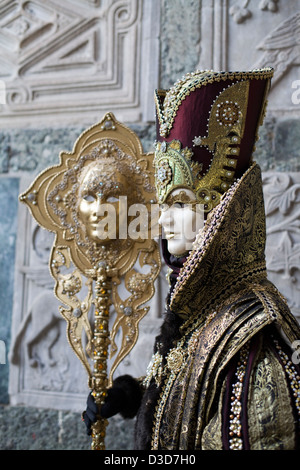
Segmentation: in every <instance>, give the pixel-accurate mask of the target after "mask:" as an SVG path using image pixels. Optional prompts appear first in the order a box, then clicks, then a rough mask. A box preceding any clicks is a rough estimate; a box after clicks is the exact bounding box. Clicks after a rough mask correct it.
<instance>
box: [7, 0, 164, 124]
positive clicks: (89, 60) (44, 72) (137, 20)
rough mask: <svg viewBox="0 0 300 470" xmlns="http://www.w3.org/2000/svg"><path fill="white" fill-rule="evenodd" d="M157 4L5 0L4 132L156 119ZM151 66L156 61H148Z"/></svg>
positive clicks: (133, 0)
mask: <svg viewBox="0 0 300 470" xmlns="http://www.w3.org/2000/svg"><path fill="white" fill-rule="evenodd" d="M158 4H159V2H158V1H157V0H155V1H149V0H144V1H142V0H113V1H111V0H101V1H100V0H73V1H72V0H66V1H64V2H60V1H58V0H49V1H47V2H45V1H42V0H34V1H27V0H26V1H22V0H14V1H2V2H1V5H0V45H1V54H0V79H1V80H3V81H4V82H5V85H6V103H5V104H3V105H2V112H1V115H0V123H1V126H2V127H4V126H5V127H7V126H8V127H12V126H14V127H15V126H22V127H32V126H35V125H38V126H40V125H42V124H47V125H49V123H51V124H52V125H58V124H64V125H65V124H68V125H69V124H71V123H73V124H74V123H76V124H77V123H79V124H80V125H81V124H84V123H85V122H86V123H93V122H95V121H98V120H99V118H100V117H101V116H102V114H104V113H105V112H107V110H109V111H114V110H117V111H118V119H119V120H120V121H123V122H125V121H127V122H132V121H137V120H142V121H147V120H153V118H154V111H153V110H154V108H153V104H152V103H151V100H150V99H149V97H150V96H151V97H152V94H153V89H154V87H155V86H156V84H157V78H158V77H157V72H158V64H159V61H158V40H157V36H158V34H157V31H158V26H159V22H158V17H157V15H158V14H159V8H158ZM151 59H154V60H153V61H151Z"/></svg>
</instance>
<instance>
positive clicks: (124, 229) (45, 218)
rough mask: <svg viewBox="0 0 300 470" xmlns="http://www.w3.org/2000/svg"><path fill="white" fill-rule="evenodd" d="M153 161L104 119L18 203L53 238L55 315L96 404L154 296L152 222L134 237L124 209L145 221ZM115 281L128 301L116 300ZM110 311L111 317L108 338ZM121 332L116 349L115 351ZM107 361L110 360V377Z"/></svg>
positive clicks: (100, 429) (98, 438)
mask: <svg viewBox="0 0 300 470" xmlns="http://www.w3.org/2000/svg"><path fill="white" fill-rule="evenodd" d="M152 161H153V155H152V154H147V155H146V154H143V151H142V146H141V143H140V141H139V139H138V138H137V136H136V134H135V133H134V132H133V131H131V130H130V129H128V128H127V127H125V126H124V125H122V124H121V123H119V122H118V121H117V120H116V119H115V117H114V115H113V114H112V113H108V114H106V115H105V116H104V118H103V119H102V121H101V122H100V123H98V124H96V125H94V126H92V127H91V128H89V129H87V130H86V131H84V132H83V133H82V134H81V135H80V136H79V138H78V140H77V141H76V143H75V145H74V149H73V152H70V153H67V152H61V154H60V163H59V164H58V165H56V166H53V167H50V168H48V169H47V170H45V171H44V172H42V173H41V174H40V175H39V176H38V177H37V178H36V180H35V181H34V182H33V183H32V185H31V186H30V187H29V188H28V190H27V191H26V192H24V193H23V194H22V195H21V196H20V200H21V201H22V202H25V203H26V204H27V205H28V207H29V209H30V211H31V213H32V215H33V217H34V218H35V219H36V220H37V222H38V223H39V224H40V225H41V226H42V227H44V228H46V229H47V230H49V231H52V232H54V233H55V234H56V237H55V241H54V244H53V248H52V252H51V258H50V271H51V274H52V276H53V278H54V279H55V281H56V285H55V295H56V296H57V298H58V299H59V300H60V301H61V302H62V303H63V304H64V306H61V307H60V312H61V314H62V316H63V317H64V318H65V320H66V321H67V336H68V340H69V342H70V345H71V347H72V348H73V350H74V352H75V353H76V354H77V356H78V357H79V359H80V360H81V362H82V363H83V365H84V367H85V368H86V370H87V372H88V377H89V386H90V388H91V389H92V390H93V394H94V396H95V401H96V403H97V404H99V405H101V403H102V402H103V400H104V399H105V395H106V389H107V387H108V386H110V385H111V383H112V380H113V373H114V371H115V370H116V368H117V366H118V365H119V363H120V362H121V361H122V360H123V359H124V357H125V356H126V355H127V354H128V353H129V352H130V351H131V349H132V348H133V346H134V344H135V343H136V341H137V338H138V325H139V322H140V320H141V319H142V318H143V317H144V316H145V315H146V313H147V311H148V307H145V306H143V305H144V304H145V302H147V301H148V300H149V299H150V298H151V297H152V295H153V294H154V281H155V279H156V277H157V276H158V274H159V271H160V266H161V263H160V256H159V250H158V246H157V244H156V242H155V241H154V240H153V239H152V233H150V232H151V229H152V227H151V218H150V217H148V219H147V223H146V226H145V227H143V230H142V229H141V230H140V232H139V234H138V237H136V238H135V237H132V236H130V230H129V228H130V224H131V223H132V222H133V220H132V216H130V215H129V211H128V207H131V205H133V204H140V205H143V207H144V208H145V210H146V213H147V215H149V214H150V213H151V204H152V203H153V202H155V189H154V175H153V170H152ZM105 204H106V206H105V209H104V214H108V216H107V218H106V220H105V223H104V222H103V218H104V216H103V214H102V215H101V210H103V207H104V206H103V205H105ZM122 204H123V205H122ZM101 205H102V206H101ZM105 211H106V212H105ZM111 221H113V222H115V224H114V225H113V224H110V222H111ZM135 234H136V233H135ZM138 265H139V266H138ZM139 269H141V270H142V272H139ZM121 282H124V283H125V286H126V289H127V291H128V296H127V298H122V297H121V296H120V295H119V292H118V287H119V285H120V284H121ZM123 295H124V294H123ZM111 304H113V306H114V310H115V312H116V318H115V321H114V323H113V325H112V327H111V331H110V327H109V320H110V306H111ZM119 330H121V332H122V344H121V345H120V346H119V347H117V345H116V342H115V337H116V335H117V333H118V332H119ZM109 354H110V356H111V357H114V362H113V364H112V366H111V369H110V371H108V370H107V360H108V358H109ZM106 424H107V422H106V421H105V420H102V419H100V420H99V421H97V423H96V424H95V426H94V427H93V434H92V436H93V444H92V448H93V449H104V448H105V446H104V437H105V428H106Z"/></svg>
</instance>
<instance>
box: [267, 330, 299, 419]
mask: <svg viewBox="0 0 300 470" xmlns="http://www.w3.org/2000/svg"><path fill="white" fill-rule="evenodd" d="M273 341H274V344H275V347H276V349H277V351H278V354H279V357H280V358H281V361H282V363H283V366H284V370H285V372H286V375H287V377H288V379H289V381H290V387H291V390H292V393H293V398H294V402H295V406H296V410H297V414H298V421H299V423H300V376H299V374H298V372H297V370H296V368H295V366H294V364H293V362H292V361H291V359H290V358H289V356H288V355H287V354H286V353H285V352H284V351H283V350H282V349H281V347H280V344H279V343H278V341H277V340H276V339H275V338H273Z"/></svg>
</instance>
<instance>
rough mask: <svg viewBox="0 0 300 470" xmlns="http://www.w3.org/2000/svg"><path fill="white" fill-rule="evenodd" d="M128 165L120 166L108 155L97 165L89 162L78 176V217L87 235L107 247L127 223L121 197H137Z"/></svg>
mask: <svg viewBox="0 0 300 470" xmlns="http://www.w3.org/2000/svg"><path fill="white" fill-rule="evenodd" d="M126 167H127V165H126V164H125V163H124V164H123V168H119V165H118V164H117V162H116V161H115V160H114V158H109V157H108V158H107V159H106V160H104V161H100V162H98V163H97V164H96V165H95V164H94V163H91V164H89V165H87V167H85V168H84V171H83V172H82V175H81V176H80V178H79V182H80V186H79V194H78V206H77V211H78V218H79V220H80V221H81V222H82V224H83V225H84V226H85V230H86V235H87V237H88V238H89V239H90V240H93V241H94V242H95V243H96V244H99V245H102V246H104V245H107V244H109V243H112V242H113V240H117V239H119V228H120V227H122V226H125V224H126V225H127V223H128V221H127V217H126V211H122V210H121V207H120V200H121V198H126V202H127V203H128V201H129V202H131V201H132V200H134V195H136V189H135V187H134V185H131V184H130V181H132V178H131V179H130V178H129V179H128V178H126V173H127V175H128V173H130V169H129V168H128V167H127V168H126ZM122 170H123V171H122Z"/></svg>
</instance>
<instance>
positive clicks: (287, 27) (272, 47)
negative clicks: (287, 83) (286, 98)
mask: <svg viewBox="0 0 300 470" xmlns="http://www.w3.org/2000/svg"><path fill="white" fill-rule="evenodd" d="M299 37H300V12H297V13H296V14H294V15H293V16H292V17H290V18H288V19H286V20H284V21H283V22H281V23H280V24H279V26H277V27H276V28H275V29H273V31H271V32H270V33H269V34H268V35H267V36H266V37H265V38H264V40H263V41H262V42H261V43H260V44H259V45H258V46H257V48H258V49H259V50H261V51H263V56H262V57H261V59H260V60H259V62H258V63H257V64H256V66H257V67H264V65H263V64H272V67H274V69H275V74H274V79H273V82H272V83H273V85H274V84H275V83H276V82H278V81H279V80H280V79H281V78H282V76H283V75H284V74H285V73H286V72H287V71H288V70H289V69H290V68H291V67H292V66H293V65H299V64H300V60H299V57H300V40H299Z"/></svg>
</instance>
